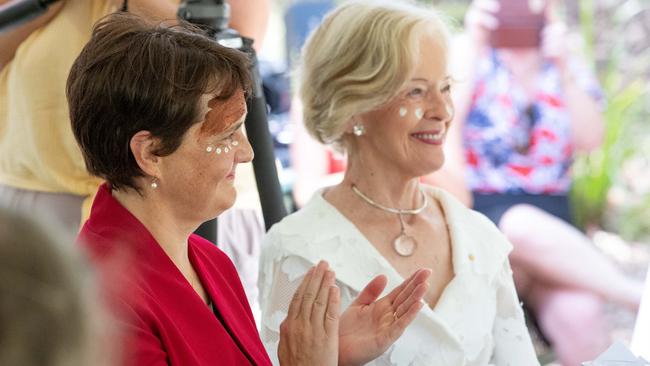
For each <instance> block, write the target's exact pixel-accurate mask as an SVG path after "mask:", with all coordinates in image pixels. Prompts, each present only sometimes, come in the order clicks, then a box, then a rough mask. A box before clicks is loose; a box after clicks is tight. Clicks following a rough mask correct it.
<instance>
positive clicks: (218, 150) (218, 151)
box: [216, 147, 221, 155]
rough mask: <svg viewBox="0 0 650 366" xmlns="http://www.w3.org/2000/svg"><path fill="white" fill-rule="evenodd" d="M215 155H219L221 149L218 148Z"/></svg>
mask: <svg viewBox="0 0 650 366" xmlns="http://www.w3.org/2000/svg"><path fill="white" fill-rule="evenodd" d="M216 153H217V155H218V154H221V148H220V147H218V148H217V150H216Z"/></svg>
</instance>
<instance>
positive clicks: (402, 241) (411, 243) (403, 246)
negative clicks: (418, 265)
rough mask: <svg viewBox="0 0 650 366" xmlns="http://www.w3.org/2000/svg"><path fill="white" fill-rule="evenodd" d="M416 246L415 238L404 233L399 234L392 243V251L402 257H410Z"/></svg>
mask: <svg viewBox="0 0 650 366" xmlns="http://www.w3.org/2000/svg"><path fill="white" fill-rule="evenodd" d="M417 246H418V243H417V242H416V241H415V238H413V237H412V236H408V235H406V234H404V233H401V234H399V235H398V236H397V238H395V240H394V241H393V249H395V251H396V252H397V254H399V255H401V256H402V257H410V256H411V255H413V253H414V252H415V248H417Z"/></svg>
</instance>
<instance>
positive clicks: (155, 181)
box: [151, 177, 158, 189]
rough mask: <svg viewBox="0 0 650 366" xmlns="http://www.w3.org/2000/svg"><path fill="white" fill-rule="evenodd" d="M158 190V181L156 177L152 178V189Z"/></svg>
mask: <svg viewBox="0 0 650 366" xmlns="http://www.w3.org/2000/svg"><path fill="white" fill-rule="evenodd" d="M156 188H158V180H157V179H156V177H153V178H151V189H156Z"/></svg>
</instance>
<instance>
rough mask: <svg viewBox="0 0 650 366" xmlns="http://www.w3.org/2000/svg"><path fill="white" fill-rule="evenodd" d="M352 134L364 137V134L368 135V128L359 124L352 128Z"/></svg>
mask: <svg viewBox="0 0 650 366" xmlns="http://www.w3.org/2000/svg"><path fill="white" fill-rule="evenodd" d="M352 133H354V135H355V136H363V134H365V133H366V127H365V126H364V125H362V124H361V123H359V122H357V123H355V125H354V126H352Z"/></svg>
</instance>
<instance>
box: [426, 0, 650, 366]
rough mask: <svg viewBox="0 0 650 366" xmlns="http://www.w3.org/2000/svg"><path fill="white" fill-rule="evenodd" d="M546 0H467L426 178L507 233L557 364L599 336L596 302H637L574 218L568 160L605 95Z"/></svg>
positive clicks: (591, 137)
mask: <svg viewBox="0 0 650 366" xmlns="http://www.w3.org/2000/svg"><path fill="white" fill-rule="evenodd" d="M555 6H556V4H555V3H554V2H552V1H524V0H513V1H508V2H506V1H502V2H501V3H500V2H498V1H493V0H476V1H474V2H473V3H472V5H471V7H470V9H469V10H468V12H467V15H466V17H465V32H466V34H465V37H464V39H462V40H461V41H459V43H458V44H457V45H456V46H457V48H456V51H457V52H456V55H455V57H454V60H456V62H455V63H453V64H454V65H455V67H457V73H455V76H456V77H457V78H458V81H459V82H458V83H457V85H456V88H455V90H454V93H453V95H454V101H455V105H456V107H457V109H456V116H455V118H454V123H453V124H452V130H451V131H450V141H449V142H450V144H449V145H448V153H449V154H448V156H449V159H448V160H447V162H446V164H445V167H444V169H443V170H442V172H441V173H437V174H436V175H434V176H433V177H430V178H428V179H427V181H429V182H433V183H434V184H437V185H439V186H441V187H448V188H449V190H450V191H452V192H454V193H455V194H456V195H457V196H458V197H459V198H460V199H461V200H463V201H464V202H465V203H466V204H467V205H469V206H470V207H473V208H474V209H475V210H477V211H479V212H481V213H483V214H485V215H486V216H487V217H488V218H490V219H491V220H492V221H493V222H494V223H495V224H496V225H498V227H499V228H500V229H501V231H502V232H503V233H504V234H505V235H506V237H507V238H508V239H509V240H510V242H511V243H512V244H513V246H514V249H513V252H512V253H511V255H510V259H511V262H512V267H513V271H514V277H515V282H516V284H517V290H518V292H519V294H520V296H521V297H522V298H523V299H524V300H525V303H526V305H527V306H528V307H529V309H530V310H531V312H532V313H533V314H534V315H535V317H536V319H537V321H538V322H539V325H540V327H541V330H542V332H543V334H544V335H545V336H546V337H547V338H548V340H549V341H550V342H551V344H552V346H553V348H554V350H555V351H556V353H557V357H558V359H559V361H560V362H562V364H564V365H578V364H580V362H582V361H585V360H590V359H593V358H594V357H595V356H596V355H597V354H598V353H600V352H601V351H602V350H604V349H605V348H606V346H607V344H608V343H609V340H608V336H607V329H606V326H605V323H604V313H603V303H604V301H606V300H610V301H614V302H617V303H619V304H622V305H624V306H627V307H629V308H630V309H636V308H637V307H638V305H639V301H640V298H641V292H642V286H641V284H640V283H639V282H637V281H633V280H631V279H628V278H627V277H626V276H624V275H623V274H622V273H621V272H620V271H619V270H618V269H617V268H615V267H614V266H613V265H612V263H610V262H609V261H608V260H607V259H606V258H605V257H604V256H603V255H602V254H601V253H600V252H598V251H597V250H596V249H595V248H594V246H593V244H592V243H591V242H590V240H589V238H588V237H586V236H585V235H584V234H583V233H582V232H580V231H579V230H578V229H576V228H575V227H574V225H573V223H572V219H571V212H570V208H569V197H568V193H569V189H570V186H571V174H570V168H571V164H572V162H573V158H574V153H575V152H576V151H590V150H593V149H595V148H597V147H598V146H599V144H600V143H601V141H602V138H603V132H604V125H603V118H602V115H601V111H602V107H603V96H602V93H601V91H600V88H599V86H598V84H597V82H596V79H595V77H594V76H593V75H592V74H591V73H590V70H589V69H588V67H587V66H586V64H585V63H583V62H581V59H580V58H579V57H578V55H575V54H574V53H573V52H572V51H571V50H570V49H569V47H568V46H567V43H566V40H567V34H566V27H565V26H564V25H563V24H562V23H561V22H560V20H559V19H558V18H557V16H556V12H555V10H556V9H555Z"/></svg>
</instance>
